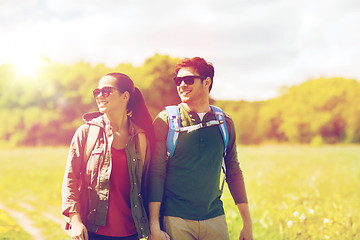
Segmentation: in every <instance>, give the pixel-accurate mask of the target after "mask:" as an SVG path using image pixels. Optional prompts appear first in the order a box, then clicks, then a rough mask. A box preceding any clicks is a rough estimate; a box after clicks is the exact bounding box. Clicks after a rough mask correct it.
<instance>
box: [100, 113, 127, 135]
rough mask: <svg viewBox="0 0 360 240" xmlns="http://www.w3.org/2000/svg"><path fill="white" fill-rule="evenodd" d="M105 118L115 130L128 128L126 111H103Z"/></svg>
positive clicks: (120, 130) (119, 130)
mask: <svg viewBox="0 0 360 240" xmlns="http://www.w3.org/2000/svg"><path fill="white" fill-rule="evenodd" d="M105 116H106V118H107V119H108V120H109V122H110V126H111V128H112V129H113V131H115V132H122V131H124V130H126V131H127V130H128V116H127V114H126V112H121V111H119V112H117V114H109V113H105Z"/></svg>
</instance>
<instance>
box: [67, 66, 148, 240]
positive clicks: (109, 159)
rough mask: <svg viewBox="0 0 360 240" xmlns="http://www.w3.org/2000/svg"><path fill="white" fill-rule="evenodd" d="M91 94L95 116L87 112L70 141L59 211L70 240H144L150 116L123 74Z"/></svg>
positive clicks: (112, 75) (108, 79) (105, 80)
mask: <svg viewBox="0 0 360 240" xmlns="http://www.w3.org/2000/svg"><path fill="white" fill-rule="evenodd" d="M93 94H94V97H95V99H96V103H97V105H98V108H99V112H95V113H87V114H85V115H84V121H85V124H84V125H82V126H80V127H79V128H78V130H77V131H76V133H75V135H74V137H73V139H72V142H71V146H70V151H69V156H68V160H67V165H66V170H65V176H64V181H63V188H62V213H63V215H65V216H66V217H68V220H69V221H68V223H69V224H68V225H70V227H71V237H72V239H85V240H87V239H123V240H124V239H126V240H132V239H139V238H143V237H146V236H148V235H149V231H150V230H149V223H148V218H147V215H146V209H145V207H146V203H145V202H146V199H144V198H146V192H145V190H146V187H145V185H146V184H147V172H148V167H149V160H150V153H151V151H150V150H151V146H150V144H151V143H152V142H153V141H152V139H153V136H154V130H153V127H152V119H151V116H150V114H149V111H148V109H147V107H146V105H145V102H144V98H143V96H142V94H141V92H140V91H139V89H138V88H136V87H135V86H134V83H133V81H132V80H131V79H130V78H129V77H128V76H126V75H125V74H121V73H110V74H107V75H105V76H104V77H103V78H102V79H100V81H99V84H98V88H96V89H95V90H94V91H93Z"/></svg>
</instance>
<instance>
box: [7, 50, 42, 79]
mask: <svg viewBox="0 0 360 240" xmlns="http://www.w3.org/2000/svg"><path fill="white" fill-rule="evenodd" d="M45 64H46V61H45V60H44V59H42V58H40V57H34V56H28V57H21V58H20V59H18V60H17V61H15V62H14V65H15V68H16V71H17V76H18V78H23V77H26V78H33V79H35V78H36V77H37V73H38V71H39V69H40V68H41V67H42V66H44V65H45Z"/></svg>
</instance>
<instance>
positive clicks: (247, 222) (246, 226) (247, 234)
mask: <svg viewBox="0 0 360 240" xmlns="http://www.w3.org/2000/svg"><path fill="white" fill-rule="evenodd" d="M236 206H237V207H238V209H239V212H240V215H241V218H242V220H243V228H242V230H241V232H240V237H239V240H253V235H252V223H251V217H250V211H249V206H248V204H247V203H238V204H236Z"/></svg>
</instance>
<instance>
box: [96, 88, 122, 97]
mask: <svg viewBox="0 0 360 240" xmlns="http://www.w3.org/2000/svg"><path fill="white" fill-rule="evenodd" d="M115 90H117V88H114V87H103V88H102V89H100V88H95V89H94V91H93V95H94V98H97V97H98V96H99V94H100V93H101V95H103V97H108V96H109V95H110V94H111V93H112V92H113V91H115Z"/></svg>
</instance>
